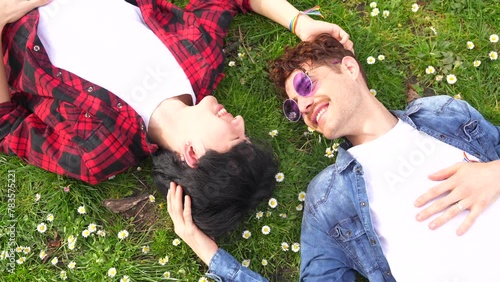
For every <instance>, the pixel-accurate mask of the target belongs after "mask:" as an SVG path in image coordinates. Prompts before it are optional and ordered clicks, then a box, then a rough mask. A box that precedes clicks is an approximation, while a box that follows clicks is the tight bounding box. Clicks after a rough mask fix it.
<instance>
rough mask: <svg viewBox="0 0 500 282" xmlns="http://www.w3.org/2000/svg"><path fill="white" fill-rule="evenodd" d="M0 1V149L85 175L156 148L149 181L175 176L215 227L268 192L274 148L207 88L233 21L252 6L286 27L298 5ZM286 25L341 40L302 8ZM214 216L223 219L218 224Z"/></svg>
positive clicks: (130, 162)
mask: <svg viewBox="0 0 500 282" xmlns="http://www.w3.org/2000/svg"><path fill="white" fill-rule="evenodd" d="M0 5H1V6H0V8H1V9H0V28H1V31H2V37H1V42H0V43H1V47H2V55H3V62H4V65H5V68H3V67H2V68H0V150H1V151H2V152H4V153H6V154H9V155H17V156H19V157H20V158H22V159H23V160H26V161H27V162H28V163H30V164H32V165H35V166H38V167H41V168H43V169H46V170H48V171H51V172H54V173H57V174H62V175H66V176H69V177H72V178H76V179H80V180H82V181H84V182H87V183H90V184H97V183H99V182H101V181H104V180H106V179H108V178H109V177H112V176H114V175H116V174H117V173H120V172H123V171H124V170H126V169H128V168H130V167H132V166H134V165H136V164H138V163H139V162H140V161H141V160H143V159H145V158H146V157H148V156H149V155H151V154H153V159H154V161H153V162H154V165H155V168H154V171H155V176H154V177H155V182H156V184H157V185H158V186H159V187H160V189H161V190H162V191H163V193H164V194H166V188H165V187H168V184H169V182H170V181H172V180H174V181H176V182H178V183H181V184H183V185H184V186H185V189H186V193H187V194H190V195H193V199H196V200H197V201H193V209H194V210H195V211H199V212H198V213H195V214H194V216H195V219H194V220H195V221H196V223H198V224H199V225H200V227H202V228H203V230H204V231H205V232H207V233H208V234H211V235H212V236H220V235H222V234H224V233H225V232H227V231H228V230H230V229H231V227H232V226H234V224H235V223H236V222H237V221H238V220H239V219H241V217H242V216H243V215H244V214H245V212H246V211H247V210H248V209H251V208H253V207H254V206H255V205H256V203H258V202H260V201H261V200H263V199H266V198H268V197H270V195H271V193H272V191H273V188H274V186H275V181H274V174H275V172H276V161H275V160H274V158H273V155H272V153H271V152H270V151H268V150H263V149H261V148H259V147H258V146H256V145H255V144H253V143H251V142H249V140H248V138H247V137H246V135H245V125H244V121H243V118H242V117H241V116H236V117H234V116H233V115H231V114H230V113H228V112H227V111H226V110H225V108H224V107H223V106H222V105H220V104H219V103H218V102H217V100H216V99H215V98H214V97H212V96H209V94H211V93H212V91H213V90H214V89H215V87H216V86H217V84H218V83H219V82H220V80H221V79H222V77H223V73H222V70H223V67H224V55H223V52H222V47H223V39H224V37H225V35H226V34H227V31H228V28H229V25H230V23H231V20H232V18H233V17H234V16H235V15H236V14H238V13H239V12H250V11H254V12H256V13H259V14H262V15H264V16H266V17H268V18H270V19H272V20H274V21H276V22H278V23H280V24H281V25H283V26H288V20H289V18H290V17H291V15H292V14H298V10H297V9H295V8H294V7H293V6H292V5H290V4H289V3H288V2H287V1H285V0H273V1H264V0H232V1H229V0H225V1H223V0H209V1H207V0H192V1H190V2H189V4H187V6H186V7H185V9H180V8H178V7H177V6H175V5H173V4H172V3H170V2H168V1H160V0H138V1H123V0H104V1H103V0H72V1H65V0H53V1H48V0H32V1H19V0H0ZM37 7H39V8H37ZM35 8H37V9H35ZM26 13H27V14H26ZM25 14H26V15H25ZM293 30H294V31H296V34H297V35H298V36H299V37H300V38H301V39H304V40H305V39H307V38H309V37H310V36H312V35H314V34H317V33H320V32H329V33H331V34H332V35H335V36H337V37H338V38H342V40H343V42H344V43H346V44H348V43H349V41H348V35H347V34H346V33H345V32H344V31H343V30H342V29H340V28H339V27H338V26H336V25H333V24H329V23H326V22H322V21H315V20H313V19H311V18H309V17H307V16H306V15H304V16H301V20H300V22H299V24H298V25H294V28H293ZM212 185H215V186H212ZM204 189H208V190H209V191H206V190H204ZM200 193H201V194H200ZM221 195H224V197H220V196H221ZM209 196H211V197H209ZM219 213H223V214H226V215H227V214H231V215H232V217H229V218H228V220H227V224H224V225H217V226H215V222H217V220H218V218H220V217H219V215H218V214H219ZM212 226H213V229H212Z"/></svg>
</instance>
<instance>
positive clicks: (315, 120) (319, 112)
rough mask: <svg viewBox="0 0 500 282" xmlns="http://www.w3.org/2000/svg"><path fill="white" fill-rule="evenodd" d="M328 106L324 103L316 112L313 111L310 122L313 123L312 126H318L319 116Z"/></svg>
mask: <svg viewBox="0 0 500 282" xmlns="http://www.w3.org/2000/svg"><path fill="white" fill-rule="evenodd" d="M328 106H329V104H328V103H326V104H324V105H321V106H319V107H318V108H317V109H316V111H314V113H313V119H312V122H313V123H314V125H316V126H317V125H318V123H319V120H320V118H321V116H322V115H323V114H324V113H325V112H326V110H327V109H328Z"/></svg>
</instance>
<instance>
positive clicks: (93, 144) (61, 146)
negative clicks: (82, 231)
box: [0, 0, 251, 184]
mask: <svg viewBox="0 0 500 282" xmlns="http://www.w3.org/2000/svg"><path fill="white" fill-rule="evenodd" d="M137 2H138V3H137V4H138V6H139V7H140V9H141V12H142V15H143V17H144V20H145V22H146V24H147V25H148V26H149V28H151V30H152V31H153V32H154V33H155V34H156V35H157V36H158V38H160V40H161V41H162V42H163V43H164V44H165V45H166V46H167V47H168V48H169V50H170V51H171V53H172V54H173V55H174V57H175V58H176V59H177V62H178V63H179V64H180V65H181V67H182V68H183V70H184V72H185V73H186V75H187V77H188V78H189V80H190V81H191V85H192V86H193V89H194V92H195V93H196V96H197V99H198V101H200V100H201V99H202V98H203V97H205V96H206V95H209V94H211V93H212V91H213V90H214V89H215V87H216V86H217V84H218V83H219V82H220V80H221V79H222V77H223V73H222V70H223V68H224V54H223V53H222V46H223V40H224V37H225V35H226V34H227V31H228V26H229V24H230V22H231V20H232V18H233V17H234V16H235V15H236V14H237V13H238V12H248V11H251V7H250V4H249V0H233V1H228V0H225V1H224V0H192V1H191V2H190V3H189V4H188V5H187V6H186V8H185V9H184V10H182V9H180V8H179V7H177V6H175V5H173V4H172V3H170V2H167V1H164V0H138V1H137ZM38 19H39V13H38V10H33V11H32V12H30V13H29V14H27V15H26V16H24V17H23V18H21V19H20V20H19V21H18V22H15V23H13V24H10V25H8V26H6V27H5V28H4V30H3V33H2V40H3V41H2V42H3V50H4V54H3V60H4V64H5V67H6V71H7V77H8V83H9V85H10V87H11V102H8V103H2V104H0V150H1V151H3V152H4V153H6V154H9V155H17V156H19V157H20V158H22V159H24V160H26V161H27V162H28V163H30V164H33V165H35V166H38V167H41V168H43V169H45V170H48V171H51V172H55V173H58V174H63V175H67V176H70V177H73V178H76V179H80V180H83V181H85V182H88V183H90V184H96V183H98V182H100V181H103V180H106V179H108V178H109V177H110V176H112V175H115V174H117V173H119V172H122V171H124V170H126V169H127V168H129V167H131V166H134V165H136V164H137V163H139V162H140V161H141V160H143V159H144V158H145V157H147V156H149V155H150V154H151V153H152V152H154V151H155V150H156V149H157V145H155V144H152V143H150V142H148V138H147V134H146V131H145V130H144V122H143V120H142V119H141V118H140V116H139V115H138V114H137V113H136V112H135V111H134V110H133V109H132V108H131V107H130V106H129V105H127V104H126V103H125V102H124V101H123V100H121V99H120V98H119V97H117V96H115V95H114V94H113V93H111V92H109V91H107V90H106V89H104V88H101V87H99V86H98V85H93V84H92V83H90V82H88V81H86V80H84V79H82V78H80V77H78V76H76V75H74V74H72V73H69V72H67V71H64V70H62V69H58V68H56V67H54V66H53V65H52V64H51V63H50V61H49V58H48V56H47V54H46V52H45V50H44V47H43V46H42V44H41V42H40V39H39V38H38V36H37V24H38ZM110 19H112V15H110ZM89 44H100V43H99V42H92V39H89ZM75 55H78V54H75ZM140 55H141V54H137V56H140Z"/></svg>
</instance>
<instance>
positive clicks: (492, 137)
mask: <svg viewBox="0 0 500 282" xmlns="http://www.w3.org/2000/svg"><path fill="white" fill-rule="evenodd" d="M455 101H456V102H457V103H460V104H462V105H464V107H466V108H467V110H468V111H469V115H470V116H471V118H472V119H474V120H478V121H479V122H480V126H481V128H482V131H483V132H484V133H485V134H486V137H483V138H482V140H483V141H482V142H481V143H482V144H481V145H482V146H483V148H484V149H485V150H486V153H487V155H488V157H489V158H490V159H491V160H498V159H500V126H495V125H493V124H492V123H491V122H489V121H488V120H486V119H485V118H484V117H483V115H482V114H481V113H480V112H479V111H478V110H476V109H475V108H474V107H472V106H471V105H470V104H469V103H467V102H465V101H462V100H455ZM495 155H496V158H495Z"/></svg>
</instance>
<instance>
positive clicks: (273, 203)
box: [268, 198, 278, 209]
mask: <svg viewBox="0 0 500 282" xmlns="http://www.w3.org/2000/svg"><path fill="white" fill-rule="evenodd" d="M268 204H269V206H270V207H271V208H273V209H274V208H276V207H277V206H278V201H277V200H276V199H275V198H271V199H269V202H268Z"/></svg>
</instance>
